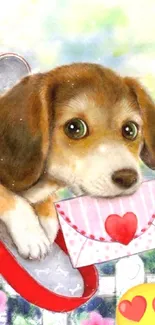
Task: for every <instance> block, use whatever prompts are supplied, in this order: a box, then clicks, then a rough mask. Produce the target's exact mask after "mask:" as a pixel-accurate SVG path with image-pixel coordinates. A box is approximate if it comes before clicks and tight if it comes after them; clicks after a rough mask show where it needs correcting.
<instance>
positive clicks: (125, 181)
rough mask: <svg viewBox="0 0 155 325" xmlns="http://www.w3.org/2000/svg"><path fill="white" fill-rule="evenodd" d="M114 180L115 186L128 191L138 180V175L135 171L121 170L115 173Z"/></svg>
mask: <svg viewBox="0 0 155 325" xmlns="http://www.w3.org/2000/svg"><path fill="white" fill-rule="evenodd" d="M112 180H113V182H114V183H115V185H117V186H119V187H121V188H124V189H128V188H130V187H131V186H133V185H134V184H135V183H136V182H137V180H138V174H137V172H136V171H135V170H134V169H120V170H117V171H116V172H114V173H113V175H112Z"/></svg>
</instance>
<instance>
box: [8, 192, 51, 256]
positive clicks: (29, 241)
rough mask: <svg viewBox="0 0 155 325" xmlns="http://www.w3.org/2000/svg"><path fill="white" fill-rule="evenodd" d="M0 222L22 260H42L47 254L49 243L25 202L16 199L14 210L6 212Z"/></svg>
mask: <svg viewBox="0 0 155 325" xmlns="http://www.w3.org/2000/svg"><path fill="white" fill-rule="evenodd" d="M2 220H3V221H4V223H5V224H6V226H7V228H8V231H9V233H10V234H11V236H12V239H13V241H14V243H15V245H16V246H17V249H18V251H19V254H21V255H22V256H23V257H24V258H30V259H42V258H44V257H45V256H46V255H47V254H48V253H49V251H50V241H49V239H48V238H47V236H46V234H45V232H44V230H43V229H42V227H41V225H40V223H39V221H38V218H37V216H36V215H35V213H34V211H33V209H32V208H31V207H30V205H29V204H28V203H27V202H26V201H25V200H23V199H22V198H19V197H17V201H16V209H15V210H12V211H8V212H7V214H6V215H3V218H2Z"/></svg>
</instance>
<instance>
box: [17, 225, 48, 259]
mask: <svg viewBox="0 0 155 325" xmlns="http://www.w3.org/2000/svg"><path fill="white" fill-rule="evenodd" d="M12 237H13V240H14V243H15V244H16V246H17V249H18V252H19V254H20V255H22V256H23V257H24V258H29V259H33V260H36V259H39V260H40V259H44V258H45V257H46V255H47V254H48V253H49V252H50V241H49V240H48V238H47V236H46V235H45V233H44V231H43V230H42V229H41V227H40V226H39V227H37V228H35V229H34V228H33V229H32V228H31V229H30V228H29V229H28V230H27V231H24V229H23V231H20V235H18V237H16V236H15V235H14V234H13V232H12Z"/></svg>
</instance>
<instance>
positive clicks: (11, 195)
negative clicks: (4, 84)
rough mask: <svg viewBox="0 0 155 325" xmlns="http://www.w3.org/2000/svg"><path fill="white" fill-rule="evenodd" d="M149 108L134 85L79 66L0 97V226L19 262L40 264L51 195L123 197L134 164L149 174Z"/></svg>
mask: <svg viewBox="0 0 155 325" xmlns="http://www.w3.org/2000/svg"><path fill="white" fill-rule="evenodd" d="M154 125H155V105H154V103H153V101H152V99H151V98H150V96H149V95H148V94H147V92H146V91H145V90H144V89H143V88H142V86H141V85H140V84H139V82H137V81H136V80H135V79H132V78H128V77H125V78H123V77H121V76H119V75H117V74H116V73H115V72H113V71H112V70H110V69H108V68H104V67H102V66H100V65H97V64H87V63H79V64H78V63H77V64H72V65H68V66H67V65H66V66H62V67H59V68H56V69H55V70H52V71H50V72H46V73H39V74H35V75H30V76H27V77H26V78H24V79H23V80H22V81H21V82H19V83H18V84H17V85H15V86H14V87H13V88H12V89H11V90H9V91H8V92H7V93H5V94H4V95H3V96H1V97H0V218H1V220H2V221H3V222H4V223H5V225H6V226H7V228H8V231H9V232H10V234H11V236H12V238H13V241H14V243H15V245H16V246H17V248H18V251H19V253H20V254H22V255H23V256H24V257H25V258H34V259H35V258H41V257H44V256H45V255H46V254H47V253H48V251H49V249H50V245H51V244H52V243H53V241H54V239H55V237H56V234H57V231H58V221H57V217H56V214H55V210H54V207H53V205H52V202H53V199H54V198H53V195H55V194H54V193H55V192H56V191H57V190H58V189H59V188H61V187H64V186H66V187H69V188H71V189H72V191H73V192H74V193H75V194H77V195H83V194H84V195H91V196H100V197H111V196H118V195H129V194H131V193H133V192H134V191H136V189H137V188H138V187H139V185H140V183H141V173H140V169H139V158H140V157H141V159H142V160H144V162H145V163H146V164H147V165H148V166H150V167H151V168H154V167H155V127H154Z"/></svg>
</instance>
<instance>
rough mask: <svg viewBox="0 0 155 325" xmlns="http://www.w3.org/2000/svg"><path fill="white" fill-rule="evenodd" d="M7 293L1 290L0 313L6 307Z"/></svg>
mask: <svg viewBox="0 0 155 325" xmlns="http://www.w3.org/2000/svg"><path fill="white" fill-rule="evenodd" d="M6 303H7V295H6V294H5V292H3V291H2V290H0V313H2V312H4V311H5V309H6Z"/></svg>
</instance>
